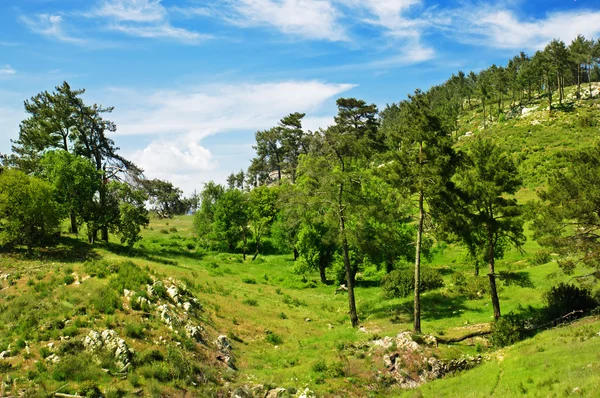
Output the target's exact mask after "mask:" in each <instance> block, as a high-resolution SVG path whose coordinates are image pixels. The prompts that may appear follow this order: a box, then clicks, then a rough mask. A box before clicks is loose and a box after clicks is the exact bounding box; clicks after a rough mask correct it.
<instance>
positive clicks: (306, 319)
mask: <svg viewBox="0 0 600 398" xmlns="http://www.w3.org/2000/svg"><path fill="white" fill-rule="evenodd" d="M311 321H312V320H311V319H310V318H304V322H311Z"/></svg>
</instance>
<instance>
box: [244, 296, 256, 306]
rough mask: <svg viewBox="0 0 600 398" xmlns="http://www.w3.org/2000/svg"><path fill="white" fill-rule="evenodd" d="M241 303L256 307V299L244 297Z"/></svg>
mask: <svg viewBox="0 0 600 398" xmlns="http://www.w3.org/2000/svg"><path fill="white" fill-rule="evenodd" d="M242 303H244V304H246V305H249V306H251V307H257V306H258V301H256V300H255V299H250V298H249V299H245V300H242Z"/></svg>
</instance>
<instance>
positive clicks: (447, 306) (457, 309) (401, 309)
mask: <svg viewBox="0 0 600 398" xmlns="http://www.w3.org/2000/svg"><path fill="white" fill-rule="evenodd" d="M466 301H467V299H466V298H465V297H460V296H450V295H446V294H443V293H440V292H429V293H426V294H424V295H422V296H421V318H422V319H424V320H437V319H444V318H456V317H459V316H460V315H461V314H462V313H463V312H466V311H468V312H474V311H475V312H481V310H477V309H473V308H470V307H468V306H467V305H466ZM413 308H414V307H413V301H412V300H411V301H407V302H403V303H384V304H382V305H378V306H373V307H372V308H369V307H367V308H362V309H361V312H362V314H363V317H365V316H368V317H371V318H380V319H381V318H386V317H390V318H391V321H392V322H394V320H395V319H398V317H401V318H402V319H404V320H405V321H406V322H412V321H413V319H414V318H413V316H414V314H413V313H414V310H413Z"/></svg>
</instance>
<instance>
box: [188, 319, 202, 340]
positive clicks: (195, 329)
mask: <svg viewBox="0 0 600 398" xmlns="http://www.w3.org/2000/svg"><path fill="white" fill-rule="evenodd" d="M203 331H204V329H202V326H194V325H192V324H190V323H188V324H187V325H185V333H186V334H187V335H188V337H190V338H192V339H194V340H196V341H197V342H198V343H202V342H204V339H203V337H202V332H203Z"/></svg>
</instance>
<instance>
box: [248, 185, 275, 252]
mask: <svg viewBox="0 0 600 398" xmlns="http://www.w3.org/2000/svg"><path fill="white" fill-rule="evenodd" d="M277 196H278V191H277V188H275V187H267V186H260V187H256V188H254V189H253V190H252V191H250V193H249V213H250V220H251V222H252V229H253V235H254V239H255V242H256V252H255V253H254V257H252V260H255V259H256V257H258V253H259V252H260V248H261V244H262V237H263V236H264V235H265V234H268V233H269V231H270V230H271V225H272V224H273V221H274V220H275V216H276V215H277Z"/></svg>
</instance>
